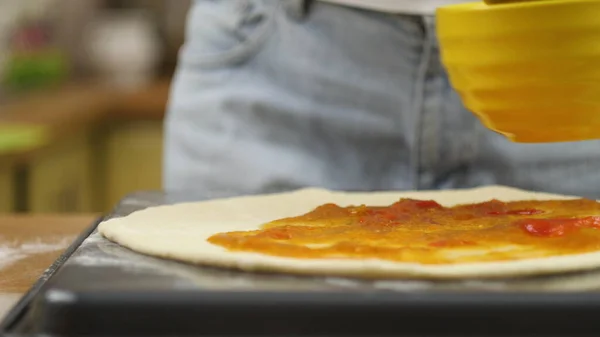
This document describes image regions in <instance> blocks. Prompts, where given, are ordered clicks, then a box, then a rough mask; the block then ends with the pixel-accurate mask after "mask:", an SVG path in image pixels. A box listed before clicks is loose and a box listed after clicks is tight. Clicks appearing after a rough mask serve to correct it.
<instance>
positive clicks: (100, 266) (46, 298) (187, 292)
mask: <svg viewBox="0 0 600 337" xmlns="http://www.w3.org/2000/svg"><path fill="white" fill-rule="evenodd" d="M198 199H203V198H198V197H194V196H190V195H187V196H185V195H178V196H175V195H173V196H168V195H164V194H162V193H159V192H140V193H136V194H133V195H131V196H129V197H127V198H125V199H124V200H123V201H122V202H121V203H120V204H119V205H118V206H117V207H116V209H115V211H114V212H113V213H112V214H110V215H109V216H108V217H118V216H124V215H127V214H129V213H131V212H133V211H136V210H140V209H143V208H146V207H149V206H154V205H161V204H169V203H174V202H179V201H189V200H198ZM71 253H72V254H71ZM46 274H47V275H46ZM46 274H45V276H44V277H43V278H42V279H41V280H40V282H39V283H38V285H36V286H35V287H34V288H33V289H32V292H30V294H29V295H28V296H26V297H25V298H24V300H23V301H21V303H19V305H17V307H16V309H15V310H13V312H12V313H11V314H10V315H9V316H8V318H7V320H6V321H5V323H4V325H3V329H4V330H0V332H10V333H18V334H32V333H35V334H45V335H65V336H66V335H82V334H87V335H124V336H132V335H173V334H182V335H193V334H203V335H206V334H212V335H233V334H237V335H257V334H261V335H275V334H277V335H280V334H288V335H289V334H295V335H404V336H464V335H477V336H528V335H535V336H599V335H600V320H599V319H597V314H598V313H600V292H598V290H600V271H599V272H596V271H594V272H586V273H576V274H570V275H562V276H559V277H535V278H526V279H506V280H493V281H485V280H465V281H460V282H457V281H454V282H431V281H414V280H378V281H365V280H357V279H345V278H339V277H335V278H331V277H296V276H285V275H277V274H252V273H245V272H238V271H231V270H224V269H217V268H207V267H200V266H192V265H188V264H184V263H179V262H174V261H168V260H163V259H158V258H153V257H149V256H144V255H141V254H137V253H135V252H132V251H130V250H128V249H125V248H123V247H120V246H118V245H116V244H114V243H112V242H109V241H108V240H106V239H104V238H103V237H101V236H100V235H99V234H98V233H97V232H96V231H95V230H94V229H93V228H91V229H90V232H89V236H87V235H86V236H85V237H82V238H81V242H80V244H78V243H76V244H75V245H74V246H73V247H72V249H71V252H67V254H66V255H65V256H63V258H62V259H59V260H58V261H57V263H56V264H55V265H54V266H53V268H51V269H49V271H48V272H47V273H46ZM50 276H51V277H50Z"/></svg>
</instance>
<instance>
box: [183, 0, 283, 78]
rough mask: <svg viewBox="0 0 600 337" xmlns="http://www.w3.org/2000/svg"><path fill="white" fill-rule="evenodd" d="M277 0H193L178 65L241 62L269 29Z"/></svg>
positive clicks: (262, 42) (253, 51)
mask: <svg viewBox="0 0 600 337" xmlns="http://www.w3.org/2000/svg"><path fill="white" fill-rule="evenodd" d="M278 3H279V1H270V0H196V1H195V2H194V3H193V4H192V6H191V8H190V12H189V14H188V22H187V26H186V42H185V44H184V45H183V47H182V49H181V52H180V62H181V63H182V66H201V67H218V66H220V65H231V64H239V63H243V62H245V61H246V60H248V59H249V58H251V57H252V55H254V54H255V53H256V52H258V51H259V50H260V47H261V46H262V45H263V44H264V42H265V40H266V37H267V36H268V34H269V33H270V32H271V31H272V26H273V24H274V14H275V10H276V8H277V6H278Z"/></svg>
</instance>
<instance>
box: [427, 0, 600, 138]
mask: <svg viewBox="0 0 600 337" xmlns="http://www.w3.org/2000/svg"><path fill="white" fill-rule="evenodd" d="M437 30H438V38H439V41H440V47H441V57H442V62H443V63H444V65H445V67H446V69H447V71H448V75H449V78H450V82H451V83H452V86H453V87H454V88H456V90H457V91H458V93H459V94H460V96H461V98H462V100H463V102H464V104H465V106H466V107H467V108H468V109H469V110H471V111H472V112H473V113H475V114H476V115H477V116H478V117H479V118H480V119H481V120H482V122H483V123H484V124H485V125H486V126H487V127H488V128H490V129H492V130H495V131H497V132H499V133H501V134H503V135H505V136H506V137H508V138H509V139H511V140H513V141H515V142H558V141H574V140H586V139H598V138H600V0H545V1H544V0H541V1H526V2H516V3H505V4H493V5H488V4H486V3H484V2H480V3H467V4H459V5H452V6H446V7H441V8H439V9H438V10H437Z"/></svg>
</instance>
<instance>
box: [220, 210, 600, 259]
mask: <svg viewBox="0 0 600 337" xmlns="http://www.w3.org/2000/svg"><path fill="white" fill-rule="evenodd" d="M598 229H600V203H598V202H596V201H594V200H588V199H575V200H549V201H515V202H502V201H498V200H491V201H488V202H483V203H477V204H467V205H458V206H454V207H443V206H441V205H440V204H438V203H437V202H435V201H433V200H414V199H401V200H399V201H398V202H396V203H394V204H392V205H389V206H365V205H360V206H348V207H341V206H338V205H335V204H324V205H321V206H319V207H317V208H316V209H314V210H312V211H310V212H308V213H306V214H303V215H300V216H296V217H290V218H284V219H279V220H275V221H272V222H270V223H267V224H265V225H263V226H262V228H261V229H259V230H253V231H244V232H228V233H219V234H216V235H213V236H211V237H210V238H209V239H208V241H209V242H211V243H213V244H216V245H219V246H222V247H225V248H227V249H229V250H231V251H244V252H253V253H262V254H267V255H273V256H280V257H293V258H304V259H320V258H341V259H371V258H375V259H383V260H390V261H396V262H407V263H411V262H412V263H421V264H452V263H468V262H490V261H507V260H519V259H526V258H538V257H547V256H557V255H565V254H580V253H586V252H592V251H600V230H598Z"/></svg>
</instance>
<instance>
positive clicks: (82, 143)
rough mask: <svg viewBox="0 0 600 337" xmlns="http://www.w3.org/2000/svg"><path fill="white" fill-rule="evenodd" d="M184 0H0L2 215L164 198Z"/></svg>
mask: <svg viewBox="0 0 600 337" xmlns="http://www.w3.org/2000/svg"><path fill="white" fill-rule="evenodd" d="M188 7H189V1H186V0H177V1H169V0H1V1H0V212H4V213H9V212H27V213H57V212H100V211H107V210H110V208H111V207H112V206H113V205H114V204H115V203H116V202H118V200H119V199H121V198H122V197H123V196H124V195H126V194H128V193H130V192H132V191H137V190H152V189H160V187H161V157H162V120H163V116H164V110H165V104H166V100H167V96H168V89H169V83H170V80H171V76H172V73H173V69H174V66H175V63H176V58H177V51H178V49H179V46H180V45H181V43H182V41H183V31H184V25H185V16H186V12H187V8H188Z"/></svg>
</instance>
